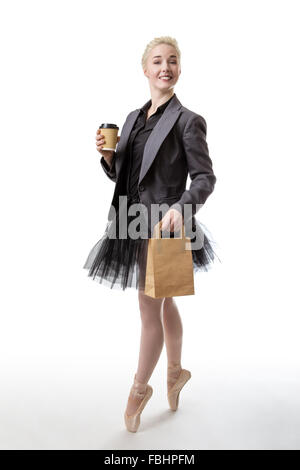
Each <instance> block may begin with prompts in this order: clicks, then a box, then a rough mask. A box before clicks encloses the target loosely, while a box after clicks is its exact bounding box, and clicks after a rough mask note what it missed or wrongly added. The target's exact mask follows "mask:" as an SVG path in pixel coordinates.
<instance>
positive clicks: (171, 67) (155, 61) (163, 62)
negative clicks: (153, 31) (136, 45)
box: [144, 44, 181, 91]
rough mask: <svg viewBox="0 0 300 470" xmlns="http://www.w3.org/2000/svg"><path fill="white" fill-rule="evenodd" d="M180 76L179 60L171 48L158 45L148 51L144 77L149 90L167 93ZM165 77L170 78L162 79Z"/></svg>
mask: <svg viewBox="0 0 300 470" xmlns="http://www.w3.org/2000/svg"><path fill="white" fill-rule="evenodd" d="M180 74H181V68H180V64H179V59H178V55H177V52H176V49H175V48H174V47H173V46H169V45H168V44H159V45H158V46H155V47H154V48H153V49H152V50H151V51H150V54H149V56H148V60H147V67H146V69H144V75H145V76H146V77H148V80H149V85H150V88H151V89H159V90H161V91H167V90H170V89H171V88H174V86H175V84H176V82H177V80H178V78H179V75H180ZM165 75H168V76H169V77H170V78H169V79H167V78H166V79H163V78H162V77H163V76H165Z"/></svg>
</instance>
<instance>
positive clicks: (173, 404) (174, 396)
mask: <svg viewBox="0 0 300 470" xmlns="http://www.w3.org/2000/svg"><path fill="white" fill-rule="evenodd" d="M191 377H192V374H191V372H190V371H189V370H187V369H181V371H180V374H179V377H178V379H177V380H176V382H175V383H174V385H173V386H172V388H171V389H170V391H169V392H168V401H169V405H170V408H171V410H173V411H176V410H177V408H178V403H179V394H180V391H181V389H182V387H183V386H184V385H185V384H186V382H187V381H188V380H190V378H191Z"/></svg>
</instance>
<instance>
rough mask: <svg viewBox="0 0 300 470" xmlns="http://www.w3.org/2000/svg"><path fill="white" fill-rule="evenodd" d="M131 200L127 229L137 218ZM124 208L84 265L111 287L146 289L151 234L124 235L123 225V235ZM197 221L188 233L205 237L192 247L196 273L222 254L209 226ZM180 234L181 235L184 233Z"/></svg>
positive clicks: (101, 281)
mask: <svg viewBox="0 0 300 470" xmlns="http://www.w3.org/2000/svg"><path fill="white" fill-rule="evenodd" d="M130 202H131V201H130V199H128V204H127V206H125V210H127V217H126V218H127V227H126V229H128V226H129V224H130V223H131V222H132V221H133V220H134V219H135V218H136V216H132V215H128V207H129V205H130ZM120 210H123V209H119V210H117V211H116V214H115V217H114V219H113V220H112V221H109V222H108V223H107V226H106V229H105V232H104V234H103V236H102V237H101V238H100V240H99V241H98V242H97V243H96V244H95V245H94V246H93V248H92V249H91V251H90V253H89V255H88V257H87V259H86V261H85V263H84V266H83V268H84V269H87V270H88V276H89V277H91V278H92V279H93V280H95V281H98V282H99V283H100V284H103V285H105V286H107V287H109V288H111V289H122V290H125V289H127V288H134V289H142V290H144V287H145V273H146V262H147V248H148V237H145V235H143V236H141V237H140V238H136V239H133V238H131V237H129V236H126V237H125V238H122V237H124V230H123V229H122V232H123V235H122V237H121V236H120V235H119V231H118V227H119V216H120ZM195 222H196V232H194V235H193V236H192V234H189V233H188V232H186V235H187V236H190V238H191V242H193V241H194V240H195V237H197V236H198V237H201V240H202V243H201V248H198V249H194V248H192V258H193V269H194V273H195V272H199V271H208V270H209V269H210V268H211V267H212V263H213V262H214V260H215V259H216V257H217V258H218V256H217V254H216V252H215V250H214V248H213V245H214V244H215V242H214V240H213V238H212V236H211V234H210V233H209V231H208V229H207V228H206V227H205V225H204V224H202V223H200V222H199V221H197V220H196V221H195ZM194 230H195V228H194ZM162 233H164V232H162ZM162 236H164V235H162ZM172 236H174V233H172V232H171V233H170V237H172ZM176 236H180V234H179V235H176ZM198 240H199V238H198Z"/></svg>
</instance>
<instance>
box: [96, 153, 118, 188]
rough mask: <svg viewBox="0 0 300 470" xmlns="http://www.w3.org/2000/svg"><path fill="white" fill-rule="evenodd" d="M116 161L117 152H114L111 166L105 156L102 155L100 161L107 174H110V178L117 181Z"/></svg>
mask: <svg viewBox="0 0 300 470" xmlns="http://www.w3.org/2000/svg"><path fill="white" fill-rule="evenodd" d="M115 162H116V152H114V154H113V157H112V161H111V167H109V165H108V164H107V163H106V161H105V159H104V157H103V156H101V159H100V163H101V166H102V168H103V170H104V172H105V174H106V175H107V176H108V178H109V179H111V180H112V181H114V182H116V181H117V175H116V167H115Z"/></svg>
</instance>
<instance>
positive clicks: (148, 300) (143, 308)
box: [139, 291, 163, 324]
mask: <svg viewBox="0 0 300 470" xmlns="http://www.w3.org/2000/svg"><path fill="white" fill-rule="evenodd" d="M162 303H163V299H153V298H152V297H149V296H148V295H145V294H144V293H143V292H141V291H140V292H139V307H140V312H141V319H142V322H143V323H144V324H155V323H156V322H158V321H159V322H161V306H162Z"/></svg>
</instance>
